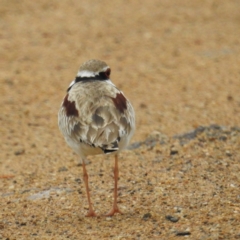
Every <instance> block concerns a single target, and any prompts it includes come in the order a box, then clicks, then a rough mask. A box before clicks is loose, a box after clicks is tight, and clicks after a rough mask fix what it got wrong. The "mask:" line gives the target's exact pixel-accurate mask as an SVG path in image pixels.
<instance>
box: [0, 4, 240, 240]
mask: <svg viewBox="0 0 240 240" xmlns="http://www.w3.org/2000/svg"><path fill="white" fill-rule="evenodd" d="M0 29H1V31H0V56H1V57H0V83H1V87H0V95H1V98H0V139H1V151H0V208H1V212H0V239H9V240H12V239H183V238H184V239H185V238H187V239H202V240H203V239H240V190H239V187H240V152H239V146H240V128H238V126H240V123H239V119H240V94H239V89H240V67H239V66H240V2H239V1H234V0H230V1H225V0H218V1H214V0H204V1H200V0H196V1H190V0H189V1H187V0H183V1H177V0H173V1H163V0H160V1H157V0H152V1H145V2H144V3H143V2H142V1H121V0H116V1H105V0H103V1H66V0H63V1H56V0H53V1H47V0H41V1H37V2H36V1H29V0H26V1H7V0H0ZM92 58H97V59H101V60H104V61H106V62H107V63H108V64H109V65H110V66H111V68H112V81H113V82H114V83H115V84H116V85H117V86H118V87H119V88H120V89H122V90H123V91H124V93H125V95H126V96H127V97H128V98H129V99H130V100H131V102H132V103H133V106H134V108H135V111H136V116H137V122H136V123H137V130H136V133H135V135H134V137H133V139H132V144H133V145H131V147H130V148H129V149H128V150H126V151H124V152H123V153H122V154H121V156H120V160H121V161H120V181H119V206H120V208H121V209H122V211H123V212H124V214H123V215H116V216H114V217H112V218H106V217H104V216H103V214H104V213H105V212H106V211H107V210H109V209H110V207H111V204H112V195H113V193H112V191H113V179H112V166H113V162H114V160H113V157H111V156H107V157H106V156H95V157H90V158H89V160H90V161H91V164H89V165H88V166H87V169H88V172H89V175H90V185H91V193H92V201H93V203H94V208H95V209H96V211H97V213H98V214H99V217H97V218H86V217H84V215H85V214H86V212H87V200H86V194H85V187H84V184H83V182H82V168H81V166H78V159H77V156H76V155H75V154H74V153H73V152H72V150H71V149H70V148H69V147H68V146H67V145H66V143H65V142H64V139H63V137H62V136H61V134H60V132H59V130H58V126H57V112H58V108H59V106H60V103H61V101H62V98H63V97H64V94H65V91H66V89H67V87H68V85H69V83H70V82H71V81H72V80H73V78H74V77H75V74H76V72H77V70H78V67H79V66H80V64H81V63H82V62H84V61H86V60H88V59H92ZM213 124H214V125H213ZM201 126H205V127H201ZM194 129H195V130H194ZM185 133H188V134H185ZM176 135H177V137H175V138H174V137H173V136H176ZM184 235H185V236H184Z"/></svg>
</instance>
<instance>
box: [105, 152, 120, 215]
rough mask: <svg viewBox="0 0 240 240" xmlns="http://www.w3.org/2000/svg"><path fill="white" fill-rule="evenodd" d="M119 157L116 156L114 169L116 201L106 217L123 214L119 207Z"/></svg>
mask: <svg viewBox="0 0 240 240" xmlns="http://www.w3.org/2000/svg"><path fill="white" fill-rule="evenodd" d="M118 174H119V171H118V155H115V167H114V201H113V208H112V209H111V210H110V211H109V212H108V213H107V214H106V216H113V215H114V214H115V213H121V211H120V210H119V208H118V206H117V184H118Z"/></svg>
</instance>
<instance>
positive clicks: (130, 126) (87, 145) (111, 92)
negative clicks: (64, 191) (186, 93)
mask: <svg viewBox="0 0 240 240" xmlns="http://www.w3.org/2000/svg"><path fill="white" fill-rule="evenodd" d="M110 73H111V70H110V68H109V66H108V65H107V64H106V63H105V62H102V61H99V60H90V61H87V62H85V63H83V64H82V65H81V67H80V69H79V71H78V74H77V77H76V78H75V80H74V81H73V82H72V83H71V84H70V86H69V88H68V92H67V95H66V96H65V98H64V100H63V103H62V105H61V108H60V110H59V113H58V124H59V128H60V130H61V132H62V134H63V136H64V138H65V140H66V142H67V143H68V145H69V146H70V147H72V149H73V150H74V151H75V152H76V153H77V154H78V155H79V156H80V157H81V159H82V160H83V165H84V168H85V163H84V159H85V158H86V156H88V155H95V154H101V153H115V155H116V156H117V154H118V152H119V151H121V150H123V149H124V148H126V146H127V144H128V143H129V141H130V139H131V137H132V135H133V133H134V129H135V114H134V110H133V107H132V105H131V104H130V102H129V101H128V100H127V99H126V97H125V96H124V94H123V93H122V92H121V91H120V90H119V89H118V88H116V86H115V85H114V84H113V83H112V82H111V80H110V79H109V77H110ZM116 159H117V158H116ZM115 163H116V161H115ZM87 191H88V190H87ZM115 207H116V206H115ZM89 208H90V210H89V211H90V212H91V213H89V214H88V215H89V216H90V215H93V210H92V209H91V208H92V207H91V203H90V197H89ZM118 211H119V210H118ZM115 212H117V211H114V212H113V214H114V213H115ZM113 214H112V215H113ZM94 215H95V213H94Z"/></svg>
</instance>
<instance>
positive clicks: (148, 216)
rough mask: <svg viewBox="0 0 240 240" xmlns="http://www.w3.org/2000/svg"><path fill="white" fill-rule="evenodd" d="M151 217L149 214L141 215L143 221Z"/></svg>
mask: <svg viewBox="0 0 240 240" xmlns="http://www.w3.org/2000/svg"><path fill="white" fill-rule="evenodd" d="M151 217H152V214H151V213H145V214H144V215H143V220H148V219H149V218H151Z"/></svg>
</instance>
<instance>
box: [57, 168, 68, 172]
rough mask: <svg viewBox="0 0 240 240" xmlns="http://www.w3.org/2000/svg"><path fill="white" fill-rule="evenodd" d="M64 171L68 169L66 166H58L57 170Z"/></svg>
mask: <svg viewBox="0 0 240 240" xmlns="http://www.w3.org/2000/svg"><path fill="white" fill-rule="evenodd" d="M65 171H68V169H67V168H66V167H60V168H59V169H58V172H65Z"/></svg>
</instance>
